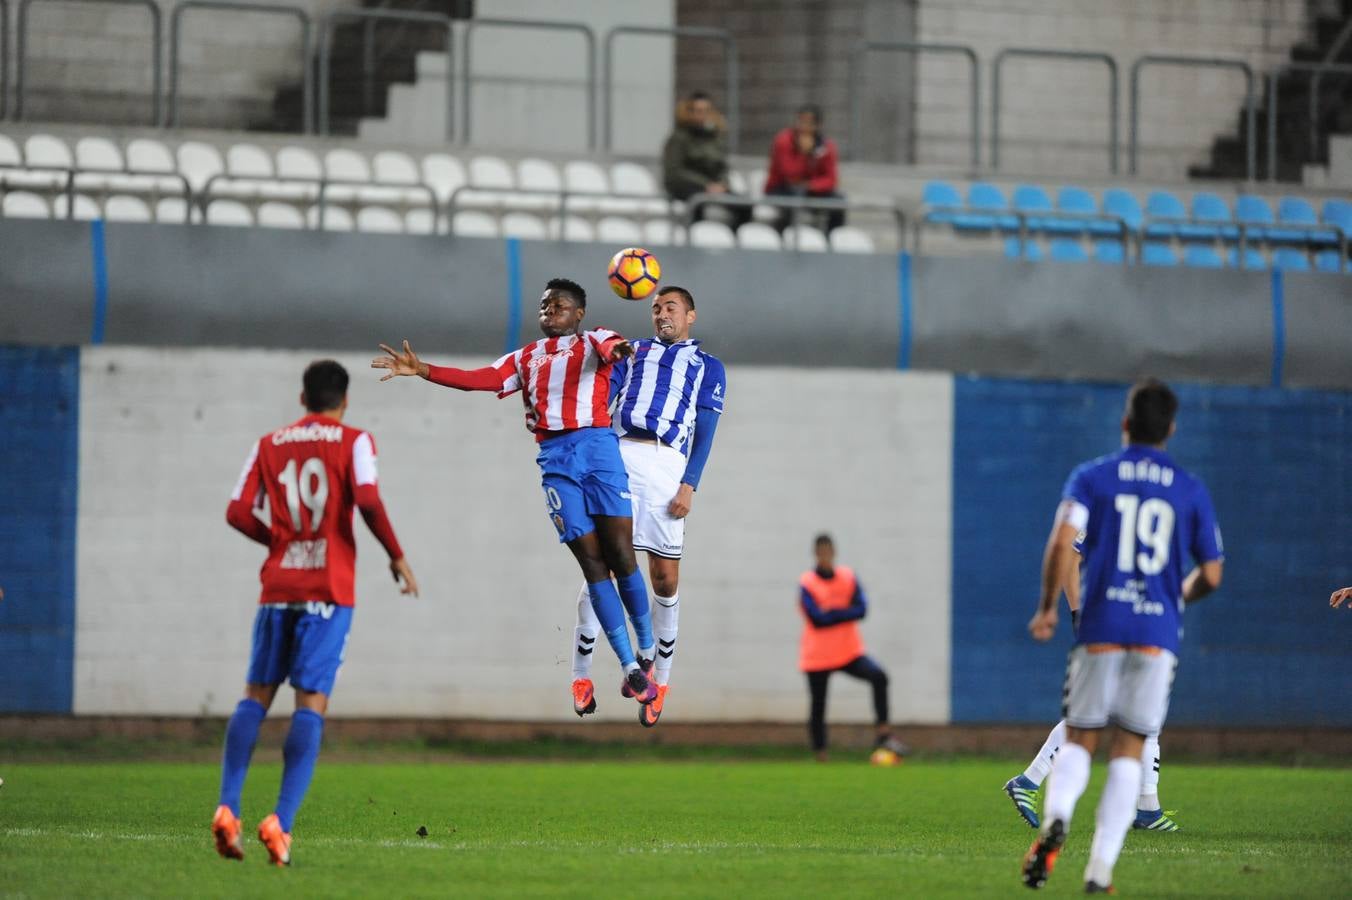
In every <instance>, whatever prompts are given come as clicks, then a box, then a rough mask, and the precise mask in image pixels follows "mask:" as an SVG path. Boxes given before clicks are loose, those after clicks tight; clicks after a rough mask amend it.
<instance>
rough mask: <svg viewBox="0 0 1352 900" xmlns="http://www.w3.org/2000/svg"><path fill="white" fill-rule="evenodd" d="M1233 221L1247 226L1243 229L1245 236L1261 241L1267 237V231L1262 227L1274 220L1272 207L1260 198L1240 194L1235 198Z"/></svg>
mask: <svg viewBox="0 0 1352 900" xmlns="http://www.w3.org/2000/svg"><path fill="white" fill-rule="evenodd" d="M1235 221H1236V222H1240V223H1242V224H1243V225H1245V226H1247V227H1245V229H1244V233H1245V234H1246V235H1248V236H1249V237H1251V238H1253V239H1254V240H1259V241H1261V240H1264V239H1266V238H1267V235H1268V229H1267V228H1265V227H1263V226H1266V225H1271V224H1272V223H1273V222H1274V221H1276V220H1275V219H1274V218H1273V216H1272V207H1270V206H1268V202H1267V201H1266V200H1264V199H1263V198H1262V197H1255V196H1253V195H1252V194H1240V195H1239V196H1238V197H1236V198H1235Z"/></svg>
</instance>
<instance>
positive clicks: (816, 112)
mask: <svg viewBox="0 0 1352 900" xmlns="http://www.w3.org/2000/svg"><path fill="white" fill-rule="evenodd" d="M803 113H811V114H812V118H814V119H816V120H817V124H818V125H820V124H821V123H822V108H821V107H820V106H818V105H817V104H815V103H804V104H803V105H802V106H800V107H798V115H800V116H801V115H802V114H803Z"/></svg>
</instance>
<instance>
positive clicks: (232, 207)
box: [207, 200, 254, 226]
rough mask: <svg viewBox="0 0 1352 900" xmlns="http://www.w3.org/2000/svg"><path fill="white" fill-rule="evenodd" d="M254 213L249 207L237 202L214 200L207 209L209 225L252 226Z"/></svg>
mask: <svg viewBox="0 0 1352 900" xmlns="http://www.w3.org/2000/svg"><path fill="white" fill-rule="evenodd" d="M253 223H254V222H253V213H251V212H249V207H247V206H245V205H244V204H243V203H240V202H238V201H235V200H214V201H212V203H211V205H210V206H208V207H207V224H208V225H234V226H247V225H252V224H253Z"/></svg>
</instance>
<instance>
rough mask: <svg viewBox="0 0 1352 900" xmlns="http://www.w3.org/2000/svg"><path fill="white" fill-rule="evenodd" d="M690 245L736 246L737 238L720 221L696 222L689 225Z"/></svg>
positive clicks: (721, 247)
mask: <svg viewBox="0 0 1352 900" xmlns="http://www.w3.org/2000/svg"><path fill="white" fill-rule="evenodd" d="M690 246H692V247H706V248H709V249H716V250H717V249H726V248H731V247H736V246H737V238H736V237H735V236H734V235H733V233H732V229H731V228H729V227H728V226H726V225H724V224H723V223H722V222H696V223H695V224H694V225H691V226H690Z"/></svg>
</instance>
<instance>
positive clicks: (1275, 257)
mask: <svg viewBox="0 0 1352 900" xmlns="http://www.w3.org/2000/svg"><path fill="white" fill-rule="evenodd" d="M1272 268H1274V269H1282V270H1284V271H1287V272H1308V271H1310V258H1309V257H1308V256H1306V255H1305V251H1304V250H1297V249H1296V248H1295V247H1278V248H1277V249H1276V250H1273V251H1272Z"/></svg>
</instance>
